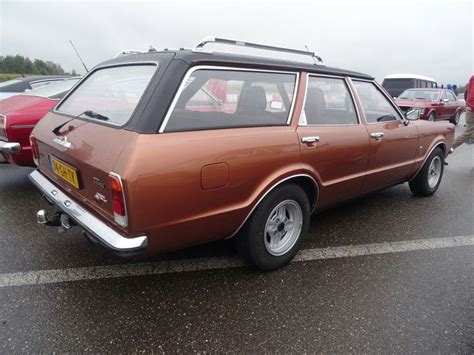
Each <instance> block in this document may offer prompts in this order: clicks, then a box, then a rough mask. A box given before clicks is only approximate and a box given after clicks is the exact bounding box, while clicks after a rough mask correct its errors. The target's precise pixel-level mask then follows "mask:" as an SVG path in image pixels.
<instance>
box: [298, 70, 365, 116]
mask: <svg viewBox="0 0 474 355" xmlns="http://www.w3.org/2000/svg"><path fill="white" fill-rule="evenodd" d="M357 123H358V120H357V115H356V112H355V108H354V102H353V101H352V97H351V95H350V92H349V90H348V89H347V86H346V84H345V82H344V80H343V79H334V78H324V77H312V76H310V77H309V81H308V88H307V92H306V100H305V105H304V112H303V114H302V117H301V118H300V124H301V125H305V124H308V125H319V124H329V125H337V124H357Z"/></svg>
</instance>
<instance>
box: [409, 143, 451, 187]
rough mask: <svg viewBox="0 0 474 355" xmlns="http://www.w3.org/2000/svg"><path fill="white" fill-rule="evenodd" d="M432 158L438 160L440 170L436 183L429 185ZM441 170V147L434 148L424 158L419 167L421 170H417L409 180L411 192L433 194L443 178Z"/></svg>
mask: <svg viewBox="0 0 474 355" xmlns="http://www.w3.org/2000/svg"><path fill="white" fill-rule="evenodd" d="M434 160H438V161H439V164H440V165H439V166H440V172H439V174H438V176H439V178H438V180H437V182H436V184H432V185H430V181H429V178H430V174H431V171H430V167H432V165H431V164H432V162H433V161H434ZM443 172H444V154H443V150H442V149H441V148H439V147H438V148H436V149H435V150H433V152H432V153H431V154H430V156H429V157H428V159H427V160H426V162H425V164H424V165H423V167H422V168H421V170H420V171H419V172H418V174H417V175H416V177H415V178H414V179H413V180H411V181H410V182H409V186H410V190H411V192H413V194H414V195H415V196H431V195H433V194H434V193H435V192H436V190H438V187H439V185H440V183H441V180H442V178H443Z"/></svg>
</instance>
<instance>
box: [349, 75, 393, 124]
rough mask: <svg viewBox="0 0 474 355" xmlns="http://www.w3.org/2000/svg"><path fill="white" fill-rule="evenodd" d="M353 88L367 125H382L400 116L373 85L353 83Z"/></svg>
mask: <svg viewBox="0 0 474 355" xmlns="http://www.w3.org/2000/svg"><path fill="white" fill-rule="evenodd" d="M354 86H355V88H356V91H357V95H358V96H359V99H360V102H361V104H362V107H363V108H364V113H365V118H366V120H367V123H379V122H380V123H382V122H387V121H394V120H397V119H399V118H400V115H399V114H398V112H397V111H396V110H395V108H394V107H393V106H392V104H391V103H390V101H389V100H388V99H387V98H386V97H385V96H384V95H383V94H382V92H380V90H379V89H378V88H377V87H376V86H375V84H373V83H369V82H365V81H354Z"/></svg>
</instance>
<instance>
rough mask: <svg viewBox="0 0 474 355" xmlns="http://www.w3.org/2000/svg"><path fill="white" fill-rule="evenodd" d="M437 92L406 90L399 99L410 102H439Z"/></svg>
mask: <svg viewBox="0 0 474 355" xmlns="http://www.w3.org/2000/svg"><path fill="white" fill-rule="evenodd" d="M438 96H439V92H438V91H437V90H405V91H404V92H402V93H401V94H400V96H398V98H399V99H410V100H438Z"/></svg>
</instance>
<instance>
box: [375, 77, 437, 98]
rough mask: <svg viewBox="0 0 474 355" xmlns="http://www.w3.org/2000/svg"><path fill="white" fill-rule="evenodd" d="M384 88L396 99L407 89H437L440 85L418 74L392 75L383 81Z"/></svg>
mask: <svg viewBox="0 0 474 355" xmlns="http://www.w3.org/2000/svg"><path fill="white" fill-rule="evenodd" d="M382 86H383V88H384V89H385V90H387V92H388V93H389V94H390V95H392V97H394V98H395V97H397V96H399V95H400V94H401V93H402V92H403V91H404V90H406V89H411V88H437V87H438V83H437V82H436V80H435V79H432V78H429V77H427V76H423V75H418V74H391V75H387V76H386V77H385V78H384V79H383V82H382Z"/></svg>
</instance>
